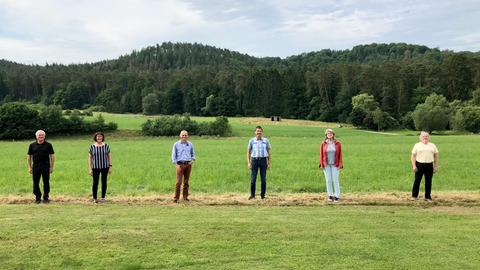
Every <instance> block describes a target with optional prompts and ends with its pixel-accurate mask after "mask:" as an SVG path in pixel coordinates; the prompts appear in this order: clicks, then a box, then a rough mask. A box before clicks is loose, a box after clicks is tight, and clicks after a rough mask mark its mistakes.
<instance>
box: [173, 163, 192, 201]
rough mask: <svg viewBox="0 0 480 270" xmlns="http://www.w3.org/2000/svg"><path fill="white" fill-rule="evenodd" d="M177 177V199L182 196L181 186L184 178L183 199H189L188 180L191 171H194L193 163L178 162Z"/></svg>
mask: <svg viewBox="0 0 480 270" xmlns="http://www.w3.org/2000/svg"><path fill="white" fill-rule="evenodd" d="M175 169H176V175H177V179H176V182H175V197H174V199H175V200H178V199H179V198H180V188H181V186H182V178H183V199H188V187H189V185H188V180H190V173H191V172H192V164H177V165H176V168H175Z"/></svg>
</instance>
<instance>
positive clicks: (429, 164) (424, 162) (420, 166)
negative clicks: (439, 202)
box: [410, 131, 439, 201]
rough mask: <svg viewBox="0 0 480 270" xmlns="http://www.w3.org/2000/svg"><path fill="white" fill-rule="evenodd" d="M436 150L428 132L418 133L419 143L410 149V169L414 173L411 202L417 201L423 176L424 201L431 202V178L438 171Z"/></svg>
mask: <svg viewBox="0 0 480 270" xmlns="http://www.w3.org/2000/svg"><path fill="white" fill-rule="evenodd" d="M438 159H439V157H438V149H437V147H436V146H435V144H433V143H431V142H430V135H429V134H428V132H425V131H422V132H421V133H420V142H418V143H416V144H415V146H413V149H412V155H411V157H410V160H411V162H412V169H413V171H414V172H415V181H414V182H413V188H412V199H411V200H412V201H414V200H417V198H418V191H419V189H420V182H421V181H422V177H423V175H425V201H432V196H431V190H432V177H433V174H434V173H436V172H437V171H438Z"/></svg>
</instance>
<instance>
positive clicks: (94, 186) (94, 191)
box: [92, 168, 109, 199]
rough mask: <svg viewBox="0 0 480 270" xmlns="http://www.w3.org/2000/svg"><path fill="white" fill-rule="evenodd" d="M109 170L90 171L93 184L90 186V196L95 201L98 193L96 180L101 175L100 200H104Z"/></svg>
mask: <svg viewBox="0 0 480 270" xmlns="http://www.w3.org/2000/svg"><path fill="white" fill-rule="evenodd" d="M108 170H109V168H105V169H92V176H93V184H92V196H93V198H94V199H97V191H98V178H99V176H100V174H101V175H102V198H105V195H106V194H107V176H108Z"/></svg>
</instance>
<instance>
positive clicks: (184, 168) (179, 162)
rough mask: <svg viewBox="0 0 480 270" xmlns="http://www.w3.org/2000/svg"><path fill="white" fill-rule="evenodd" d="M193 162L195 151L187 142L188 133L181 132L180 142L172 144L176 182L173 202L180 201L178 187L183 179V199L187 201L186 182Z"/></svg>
mask: <svg viewBox="0 0 480 270" xmlns="http://www.w3.org/2000/svg"><path fill="white" fill-rule="evenodd" d="M194 160H195V150H194V149H193V144H192V143H191V142H189V141H188V132H187V131H186V130H182V131H181V132H180V140H179V141H177V142H176V143H174V144H173V148H172V163H173V164H175V168H176V174H177V181H176V183H175V196H174V197H173V202H175V203H176V202H178V200H179V199H180V187H181V186H182V178H183V199H184V200H185V201H188V200H189V199H188V187H189V186H188V180H189V179H190V172H191V171H192V164H193V161H194Z"/></svg>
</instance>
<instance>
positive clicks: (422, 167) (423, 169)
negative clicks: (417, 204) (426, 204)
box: [412, 162, 433, 199]
mask: <svg viewBox="0 0 480 270" xmlns="http://www.w3.org/2000/svg"><path fill="white" fill-rule="evenodd" d="M415 164H416V166H417V172H416V173H415V181H414V182H413V188H412V197H414V198H417V197H418V191H419V189H420V182H421V181H422V177H423V176H424V175H425V199H431V198H432V196H431V191H432V177H433V163H420V162H415Z"/></svg>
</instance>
